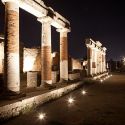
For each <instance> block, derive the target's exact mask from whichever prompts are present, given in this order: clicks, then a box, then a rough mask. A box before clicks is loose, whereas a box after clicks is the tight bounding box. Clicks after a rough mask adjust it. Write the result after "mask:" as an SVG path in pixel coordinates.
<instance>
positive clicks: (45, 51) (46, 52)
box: [41, 46, 52, 80]
mask: <svg viewBox="0 0 125 125" xmlns="http://www.w3.org/2000/svg"><path fill="white" fill-rule="evenodd" d="M41 64H42V80H52V75H51V73H52V60H51V47H50V46H43V47H42V62H41Z"/></svg>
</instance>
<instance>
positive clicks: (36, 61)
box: [23, 48, 40, 72]
mask: <svg viewBox="0 0 125 125" xmlns="http://www.w3.org/2000/svg"><path fill="white" fill-rule="evenodd" d="M39 51H40V49H38V48H24V49H23V52H24V54H23V55H24V60H23V72H27V71H40V52H39Z"/></svg>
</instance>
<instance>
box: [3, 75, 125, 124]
mask: <svg viewBox="0 0 125 125" xmlns="http://www.w3.org/2000/svg"><path fill="white" fill-rule="evenodd" d="M82 90H85V91H86V92H87V93H86V94H85V95H83V94H82V93H81V91H82ZM69 97H73V98H74V100H75V101H74V102H73V104H68V102H67V100H68V98H69ZM40 113H45V119H44V120H40V119H39V118H38V116H39V114H40ZM3 124H4V125H125V74H113V76H112V77H110V78H109V79H107V80H105V81H104V82H103V83H94V84H91V85H84V86H83V87H82V88H79V89H77V90H75V91H73V92H71V93H70V94H68V95H66V96H63V97H62V98H60V99H58V100H55V101H51V102H49V103H46V104H44V105H42V106H40V107H39V108H38V109H36V110H35V111H33V112H30V113H28V114H25V115H21V116H19V117H16V118H13V119H11V120H9V121H6V122H5V123H3Z"/></svg>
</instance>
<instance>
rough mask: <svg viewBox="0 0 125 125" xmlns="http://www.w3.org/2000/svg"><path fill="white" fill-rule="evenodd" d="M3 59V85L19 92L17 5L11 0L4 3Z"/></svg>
mask: <svg viewBox="0 0 125 125" xmlns="http://www.w3.org/2000/svg"><path fill="white" fill-rule="evenodd" d="M4 59H5V61H4V77H5V78H4V80H5V87H6V88H7V89H8V90H10V91H14V92H19V91H20V58H19V6H18V5H16V4H15V3H13V2H6V3H5V43H4Z"/></svg>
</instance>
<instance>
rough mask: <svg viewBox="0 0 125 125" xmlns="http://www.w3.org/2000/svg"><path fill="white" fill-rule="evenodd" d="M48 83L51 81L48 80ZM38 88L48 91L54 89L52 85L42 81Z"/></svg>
mask: <svg viewBox="0 0 125 125" xmlns="http://www.w3.org/2000/svg"><path fill="white" fill-rule="evenodd" d="M50 81H52V80H50ZM40 87H41V88H42V89H49V90H50V89H54V88H56V86H55V85H53V84H52V83H51V84H49V83H48V82H46V81H42V84H41V85H40Z"/></svg>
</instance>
